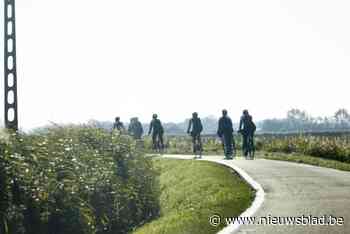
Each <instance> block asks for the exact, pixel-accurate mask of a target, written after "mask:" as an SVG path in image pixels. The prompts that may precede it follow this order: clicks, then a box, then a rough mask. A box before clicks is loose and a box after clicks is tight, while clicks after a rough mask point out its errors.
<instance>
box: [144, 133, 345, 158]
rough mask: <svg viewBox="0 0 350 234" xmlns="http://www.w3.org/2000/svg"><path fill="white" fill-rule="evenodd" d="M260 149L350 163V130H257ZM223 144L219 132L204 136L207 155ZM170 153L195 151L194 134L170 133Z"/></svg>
mask: <svg viewBox="0 0 350 234" xmlns="http://www.w3.org/2000/svg"><path fill="white" fill-rule="evenodd" d="M235 143H236V144H235V145H236V147H237V150H238V151H240V150H241V145H242V139H241V137H240V136H238V135H236V136H235ZM145 145H146V149H147V150H148V151H149V152H151V147H150V146H151V143H150V139H149V138H146V140H145ZM255 146H256V150H257V151H265V152H281V153H286V154H292V153H294V154H295V153H296V154H299V155H308V156H313V157H317V158H323V159H331V160H335V161H339V162H344V163H350V134H348V133H332V132H330V133H326V132H323V133H313V134H257V135H256V136H255ZM222 148H223V147H222V144H221V141H220V140H219V139H218V138H217V137H216V136H204V137H203V149H204V152H203V153H204V154H206V155H218V154H219V155H222V154H223V150H222ZM165 152H166V153H169V154H191V153H192V143H191V138H190V137H187V136H169V137H167V140H166V149H165Z"/></svg>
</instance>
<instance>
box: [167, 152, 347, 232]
mask: <svg viewBox="0 0 350 234" xmlns="http://www.w3.org/2000/svg"><path fill="white" fill-rule="evenodd" d="M172 157H173V156H172ZM176 157H181V158H191V156H176ZM206 159H208V160H210V161H212V160H214V161H216V162H219V163H224V164H232V165H234V166H238V167H239V168H241V169H243V170H244V171H246V172H247V173H248V174H249V175H250V176H251V177H252V178H253V179H254V180H255V181H256V182H258V183H259V184H260V185H261V186H262V187H263V189H264V191H265V201H264V202H263V204H262V206H261V207H260V209H259V210H258V211H257V212H256V213H255V215H254V216H256V217H258V218H259V217H268V216H270V217H272V216H273V217H278V216H280V217H289V216H294V217H300V216H302V215H304V216H310V215H311V216H313V217H321V216H323V215H327V216H329V215H332V216H334V217H343V218H344V225H342V226H321V225H315V226H311V225H307V226H297V225H275V226H274V225H242V226H241V227H240V229H239V230H238V232H237V233H240V234H245V233H247V234H249V233H261V234H265V233H266V234H273V233H283V234H289V233H293V234H294V233H300V234H301V233H303V234H304V233H308V234H309V233H310V234H311V233H317V234H323V233H325V234H326V233H327V234H328V233H331V234H338V233H339V234H340V233H342V234H343V233H345V234H346V233H349V234H350V172H342V171H338V170H334V169H328V168H321V167H315V166H309V165H304V164H296V163H290V162H282V161H274V160H265V159H258V160H254V161H252V160H245V159H243V158H238V159H235V160H229V161H227V160H223V159H222V157H217V156H207V157H205V158H204V160H206Z"/></svg>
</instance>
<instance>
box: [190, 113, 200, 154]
mask: <svg viewBox="0 0 350 234" xmlns="http://www.w3.org/2000/svg"><path fill="white" fill-rule="evenodd" d="M202 130H203V125H202V121H201V119H200V118H199V117H198V113H197V112H194V113H192V119H190V122H189V123H188V128H187V133H188V134H190V135H191V136H192V144H193V153H196V150H199V151H200V152H202V140H201V132H202ZM196 144H198V145H199V149H196ZM199 157H200V158H201V155H199Z"/></svg>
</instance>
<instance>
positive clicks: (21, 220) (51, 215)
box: [0, 126, 159, 234]
mask: <svg viewBox="0 0 350 234" xmlns="http://www.w3.org/2000/svg"><path fill="white" fill-rule="evenodd" d="M0 139H1V140H0V153H1V157H0V228H1V230H0V232H1V233H11V234H17V233H18V234H20V233H21V234H22V233H26V234H27V233H29V234H31V233H33V234H47V233H50V234H99V233H113V234H115V233H127V232H129V231H131V230H132V229H134V228H136V227H137V226H139V225H142V224H143V223H144V222H146V221H148V220H150V219H152V218H154V217H157V216H158V214H159V198H158V196H159V195H158V194H159V189H158V185H157V181H156V175H157V173H156V171H155V169H154V168H153V164H152V161H151V160H150V159H148V158H146V157H144V155H143V154H142V153H140V152H139V151H137V150H136V148H135V143H134V142H133V141H132V140H131V138H129V137H127V136H124V135H120V134H114V133H112V134H111V133H110V132H107V131H105V130H102V129H97V128H92V127H85V126H70V127H64V128H63V127H54V128H47V129H45V130H41V131H40V132H38V133H34V134H30V135H26V134H8V135H6V137H2V138H0Z"/></svg>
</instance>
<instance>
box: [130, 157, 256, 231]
mask: <svg viewBox="0 0 350 234" xmlns="http://www.w3.org/2000/svg"><path fill="white" fill-rule="evenodd" d="M154 163H155V165H156V167H158V168H159V170H160V176H159V182H160V189H161V194H160V207H161V214H160V217H159V218H158V219H156V220H154V221H153V222H151V223H148V224H145V225H144V226H142V227H141V228H139V229H137V230H136V231H135V232H134V233H133V234H148V233H152V234H157V233H167V234H172V233H189V234H191V233H196V234H197V233H198V234H200V233H217V232H218V231H219V230H220V229H222V228H223V227H224V225H223V224H221V225H220V226H219V227H217V228H215V227H212V226H210V225H209V222H208V220H209V217H210V216H211V215H213V214H220V215H222V216H223V217H225V216H238V215H239V214H241V213H242V212H243V211H244V210H245V209H247V207H249V205H250V204H251V202H252V200H253V198H254V191H253V190H252V189H251V188H250V187H249V185H248V184H246V183H245V182H244V181H243V180H242V179H241V178H240V177H239V176H238V175H237V174H233V171H231V170H230V169H229V168H227V167H225V166H221V165H217V164H214V163H211V162H206V161H195V160H177V159H154Z"/></svg>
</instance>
